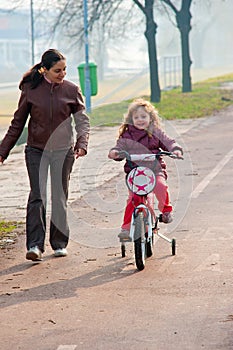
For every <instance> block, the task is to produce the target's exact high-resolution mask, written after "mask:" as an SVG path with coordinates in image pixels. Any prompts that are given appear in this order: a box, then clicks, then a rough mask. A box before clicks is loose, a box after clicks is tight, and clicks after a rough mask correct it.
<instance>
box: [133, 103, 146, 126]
mask: <svg viewBox="0 0 233 350" xmlns="http://www.w3.org/2000/svg"><path fill="white" fill-rule="evenodd" d="M132 119H133V125H134V126H135V128H137V129H140V130H145V129H147V128H148V127H149V125H150V114H149V113H147V112H146V111H145V108H144V107H139V108H138V109H137V110H136V111H135V112H133V115H132Z"/></svg>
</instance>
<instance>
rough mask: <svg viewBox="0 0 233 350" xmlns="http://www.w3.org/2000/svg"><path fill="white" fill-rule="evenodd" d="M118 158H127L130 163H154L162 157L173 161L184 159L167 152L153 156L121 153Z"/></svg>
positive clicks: (149, 154)
mask: <svg viewBox="0 0 233 350" xmlns="http://www.w3.org/2000/svg"><path fill="white" fill-rule="evenodd" d="M118 156H119V157H120V158H126V159H127V160H129V161H132V162H139V161H143V162H153V161H155V160H157V159H158V158H159V157H160V156H168V157H170V158H173V159H183V157H178V156H177V155H176V154H174V153H173V152H167V151H160V152H159V153H156V154H153V153H145V154H129V153H128V152H126V151H120V152H119V154H118Z"/></svg>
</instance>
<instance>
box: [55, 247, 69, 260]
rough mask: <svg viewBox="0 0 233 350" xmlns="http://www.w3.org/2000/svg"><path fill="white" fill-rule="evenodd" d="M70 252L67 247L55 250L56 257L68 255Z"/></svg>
mask: <svg viewBox="0 0 233 350" xmlns="http://www.w3.org/2000/svg"><path fill="white" fill-rule="evenodd" d="M67 254H68V252H67V250H66V248H59V249H55V250H54V256H55V257H56V258H58V257H60V256H67Z"/></svg>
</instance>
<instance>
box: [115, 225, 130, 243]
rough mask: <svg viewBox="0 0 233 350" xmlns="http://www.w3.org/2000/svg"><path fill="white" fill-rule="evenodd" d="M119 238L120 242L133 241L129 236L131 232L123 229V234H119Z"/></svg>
mask: <svg viewBox="0 0 233 350" xmlns="http://www.w3.org/2000/svg"><path fill="white" fill-rule="evenodd" d="M118 237H119V238H120V240H123V241H131V238H130V235H129V230H125V229H123V228H122V229H121V232H120V233H119V235H118Z"/></svg>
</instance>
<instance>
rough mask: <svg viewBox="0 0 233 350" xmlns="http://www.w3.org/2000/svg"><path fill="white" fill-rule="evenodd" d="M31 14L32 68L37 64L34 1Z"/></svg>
mask: <svg viewBox="0 0 233 350" xmlns="http://www.w3.org/2000/svg"><path fill="white" fill-rule="evenodd" d="M30 14H31V59H32V66H34V63H35V50H34V47H35V43H34V15H33V0H31V2H30Z"/></svg>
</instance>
